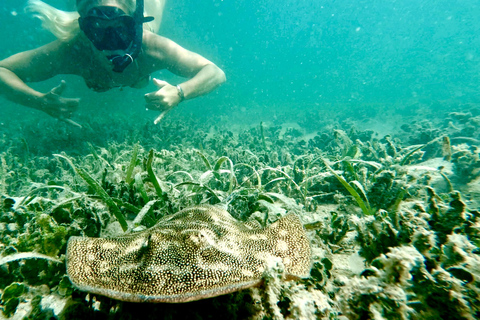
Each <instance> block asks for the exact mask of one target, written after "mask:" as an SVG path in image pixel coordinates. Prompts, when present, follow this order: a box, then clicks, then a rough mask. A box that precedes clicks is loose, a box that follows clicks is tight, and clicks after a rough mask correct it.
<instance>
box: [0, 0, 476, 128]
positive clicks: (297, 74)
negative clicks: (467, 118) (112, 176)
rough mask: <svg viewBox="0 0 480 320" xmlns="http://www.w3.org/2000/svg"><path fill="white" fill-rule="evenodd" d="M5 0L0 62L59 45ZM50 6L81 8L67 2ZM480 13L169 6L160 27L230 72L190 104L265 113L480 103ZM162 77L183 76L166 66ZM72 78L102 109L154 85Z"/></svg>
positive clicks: (345, 5) (465, 6) (470, 9)
mask: <svg viewBox="0 0 480 320" xmlns="http://www.w3.org/2000/svg"><path fill="white" fill-rule="evenodd" d="M70 2H72V1H70ZM2 3H3V5H2V8H1V10H0V19H1V21H2V24H3V28H2V30H1V31H0V37H1V39H2V42H1V47H2V50H1V53H0V57H7V56H8V55H10V54H13V53H15V52H18V51H22V50H26V49H31V48H35V47H37V46H39V45H41V44H44V43H46V42H48V41H49V40H52V36H51V35H49V34H47V32H46V31H43V30H41V28H39V22H38V21H36V20H35V19H32V18H30V17H28V16H26V14H24V13H23V4H24V1H14V0H5V1H3V2H2ZM48 3H50V4H52V5H55V6H57V7H59V8H65V9H69V8H72V6H71V4H70V5H69V3H68V1H60V0H57V1H49V2H48ZM479 15H480V5H479V4H478V3H477V2H476V1H473V0H465V1H453V2H452V1H444V0H440V1H435V2H432V1H391V0H387V1H380V0H378V1H377V0H374V1H313V0H312V1H310V0H306V1H301V2H298V1H290V0H284V1H275V0H262V1H253V0H251V1H250V0H244V1H228V0H224V1H202V2H201V3H199V2H198V1H194V0H186V1H167V5H166V8H165V14H164V21H163V23H162V27H161V31H160V33H161V34H162V35H165V36H166V37H169V38H171V39H173V40H174V41H176V42H178V43H179V44H181V45H183V46H185V47H186V48H189V49H191V50H193V51H195V52H198V53H200V54H202V55H204V56H205V57H207V58H209V59H211V60H212V61H214V62H215V63H217V64H218V65H219V66H220V67H221V68H223V69H224V71H225V73H226V75H227V79H228V81H227V83H226V84H225V85H224V86H223V87H221V88H220V89H219V90H217V91H216V92H214V93H212V94H210V95H208V96H206V97H203V98H201V99H197V100H195V101H191V102H189V103H188V104H185V106H184V111H187V112H195V111H196V110H199V109H201V110H202V112H201V114H202V115H204V114H205V112H204V111H205V110H206V111H207V113H206V114H207V115H209V114H210V113H212V114H217V113H219V112H220V113H224V114H226V115H230V116H232V115H233V116H235V115H238V116H240V115H241V114H242V113H243V112H245V113H251V114H252V115H256V116H258V117H260V118H264V117H266V116H268V114H269V112H270V111H271V110H272V109H275V110H279V109H280V110H281V111H283V109H286V110H294V111H298V110H300V111H302V110H303V109H312V108H313V109H319V110H322V107H326V105H327V104H328V103H343V104H350V105H352V106H354V105H358V104H369V103H374V104H390V105H396V104H402V105H415V104H416V103H418V102H422V103H424V104H426V105H430V104H432V103H434V102H438V101H445V100H448V101H453V100H454V101H456V102H477V101H478V99H479V95H478V90H477V88H478V83H479V81H478V80H479V78H478V74H479V70H480V66H479V63H480V59H479V48H480V37H479V36H478V35H479V34H480V26H479V24H478V16H479ZM156 76H158V77H160V78H163V79H166V80H171V81H172V82H175V81H178V80H177V78H175V77H173V76H172V75H170V74H168V72H160V73H159V74H157V75H156ZM66 79H67V80H68V83H69V88H70V90H69V91H68V92H67V93H66V95H68V96H80V97H82V98H84V100H85V103H83V104H82V108H81V110H87V111H88V110H89V109H90V108H91V107H92V106H93V108H94V109H96V108H97V106H96V103H95V102H92V100H94V101H97V104H101V105H102V108H103V107H104V108H105V109H111V110H112V111H113V109H114V110H118V109H125V110H129V112H138V113H142V112H143V108H142V107H141V105H142V102H143V100H142V97H141V95H142V94H143V93H144V92H145V90H141V91H140V92H139V91H135V90H126V92H125V93H123V94H122V95H121V98H119V99H118V100H117V99H112V96H108V94H107V98H104V97H105V95H98V94H95V93H93V92H90V91H88V90H87V89H86V88H85V86H84V84H83V83H82V81H81V80H79V79H76V78H73V77H66ZM57 82H58V79H57V80H53V82H49V84H50V86H51V85H53V84H56V83H57ZM39 87H40V88H42V85H39ZM45 87H49V86H47V85H45ZM151 88H152V87H151ZM117 96H118V95H117ZM131 102H134V104H135V105H138V107H137V108H132V107H131V106H132V104H131ZM103 104H105V106H103ZM7 105H8V104H7ZM112 105H115V107H112ZM11 109H16V107H11ZM132 109H133V110H132ZM392 109H393V107H392ZM4 110H5V107H4V108H2V110H0V112H2V114H3V112H5V111H4ZM10 111H12V110H10ZM19 114H25V112H24V111H20V110H19ZM255 120H257V119H256V118H255Z"/></svg>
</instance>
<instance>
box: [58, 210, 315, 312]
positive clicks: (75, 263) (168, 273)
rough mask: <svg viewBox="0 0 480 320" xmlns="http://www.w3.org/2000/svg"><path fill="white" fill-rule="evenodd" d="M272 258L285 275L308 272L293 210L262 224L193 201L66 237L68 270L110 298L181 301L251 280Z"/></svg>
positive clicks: (77, 282) (78, 282)
mask: <svg viewBox="0 0 480 320" xmlns="http://www.w3.org/2000/svg"><path fill="white" fill-rule="evenodd" d="M276 258H277V259H278V258H281V259H282V261H283V264H284V266H285V272H286V274H287V275H289V276H292V277H305V276H308V273H309V271H310V259H311V250H310V243H309V241H308V239H307V235H306V233H305V230H304V229H303V226H302V224H301V223H300V220H299V218H298V217H297V216H295V215H293V214H290V215H287V216H285V217H283V218H281V219H280V220H278V221H276V222H275V223H273V224H272V225H270V226H269V227H268V228H265V229H261V228H260V227H259V225H258V224H257V225H254V224H252V223H242V222H239V221H237V220H236V219H234V218H233V217H232V216H231V215H230V214H229V213H228V212H227V211H225V210H222V209H219V208H217V207H214V206H198V207H192V208H188V209H185V210H182V211H180V212H177V213H176V214H173V215H169V216H165V217H163V218H162V219H160V220H159V221H158V223H157V224H156V225H155V226H153V227H152V228H150V229H147V230H144V231H141V232H136V233H131V234H128V235H124V236H120V237H116V238H87V237H71V238H70V240H69V241H68V247H67V273H68V276H69V278H70V280H71V282H72V283H73V284H74V286H75V287H77V288H78V289H80V290H82V291H88V292H92V293H95V294H100V295H104V296H107V297H111V298H113V299H118V300H123V301H130V302H187V301H194V300H199V299H204V298H209V297H215V296H219V295H222V294H226V293H230V292H234V291H237V290H241V289H244V288H248V287H252V286H256V285H258V284H260V283H261V281H262V276H263V275H264V273H265V271H266V268H267V265H268V262H269V260H271V259H276Z"/></svg>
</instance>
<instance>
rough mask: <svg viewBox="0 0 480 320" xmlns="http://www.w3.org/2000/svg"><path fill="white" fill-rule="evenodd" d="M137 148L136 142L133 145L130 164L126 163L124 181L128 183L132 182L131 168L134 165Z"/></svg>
mask: <svg viewBox="0 0 480 320" xmlns="http://www.w3.org/2000/svg"><path fill="white" fill-rule="evenodd" d="M138 149H139V145H138V143H136V144H135V145H134V146H133V151H132V158H131V159H130V164H129V165H128V168H127V174H126V177H125V181H126V182H127V183H128V184H132V182H133V179H132V173H133V169H134V168H135V165H136V163H137V156H138Z"/></svg>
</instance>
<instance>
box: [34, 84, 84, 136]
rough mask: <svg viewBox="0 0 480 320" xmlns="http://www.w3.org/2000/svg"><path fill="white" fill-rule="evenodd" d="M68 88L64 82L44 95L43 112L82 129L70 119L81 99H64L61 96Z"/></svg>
mask: <svg viewBox="0 0 480 320" xmlns="http://www.w3.org/2000/svg"><path fill="white" fill-rule="evenodd" d="M66 86H67V85H66V83H65V81H63V80H62V81H61V82H60V85H58V86H56V87H55V88H53V89H52V90H50V91H49V92H47V93H45V94H44V95H43V101H42V108H41V110H42V111H43V112H45V113H47V114H48V115H50V116H52V117H54V118H57V119H59V120H61V121H64V122H68V123H70V124H72V125H74V126H78V127H81V126H80V125H79V124H78V123H76V122H74V121H73V120H71V119H70V118H71V117H72V114H73V112H75V111H76V110H77V108H78V105H79V103H80V99H78V98H64V97H62V96H61V94H62V93H63V91H65V88H66Z"/></svg>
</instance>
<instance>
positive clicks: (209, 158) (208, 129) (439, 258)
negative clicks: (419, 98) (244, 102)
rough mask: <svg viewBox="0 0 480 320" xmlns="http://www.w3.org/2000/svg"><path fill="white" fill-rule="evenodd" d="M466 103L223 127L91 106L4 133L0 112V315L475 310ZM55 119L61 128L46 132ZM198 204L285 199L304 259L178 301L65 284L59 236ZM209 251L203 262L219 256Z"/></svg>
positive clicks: (272, 203) (276, 213) (474, 165)
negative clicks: (365, 116)
mask: <svg viewBox="0 0 480 320" xmlns="http://www.w3.org/2000/svg"><path fill="white" fill-rule="evenodd" d="M477 117H478V115H476V111H475V110H474V109H472V110H471V111H468V112H462V113H459V112H450V113H449V114H447V115H446V116H444V115H439V116H438V119H432V121H430V122H425V121H421V120H419V121H408V122H407V124H405V125H403V126H402V127H401V130H400V131H399V132H392V133H391V134H390V135H385V136H383V137H379V136H378V135H377V134H376V133H375V131H374V130H360V129H357V127H356V126H355V125H354V124H355V122H354V121H353V122H351V121H344V122H341V123H337V124H336V125H328V126H324V127H322V126H317V127H316V128H317V129H316V130H318V131H315V133H314V134H310V135H308V138H307V136H306V134H307V132H305V131H304V129H302V127H291V126H288V125H283V124H279V123H259V124H257V125H254V126H250V127H245V128H243V129H239V130H238V131H235V132H234V131H232V130H229V128H228V127H227V126H222V125H218V124H209V123H206V122H202V123H198V122H196V121H195V120H194V119H188V118H182V119H181V120H179V119H171V120H169V119H165V122H163V123H162V125H161V126H157V127H155V126H153V125H151V124H145V125H138V126H136V127H135V126H130V127H128V128H127V126H125V125H124V126H122V125H121V124H120V123H121V122H122V119H116V120H112V121H110V120H109V119H103V120H101V119H98V118H95V119H92V120H90V121H87V120H86V121H85V125H84V126H85V128H87V129H86V131H84V132H81V133H78V132H76V130H77V129H76V128H68V127H62V126H64V125H63V124H59V125H58V126H57V127H49V126H46V127H45V132H46V133H45V132H44V133H43V134H42V135H38V134H37V133H38V132H37V131H36V130H38V128H39V127H36V126H35V125H32V126H30V129H26V130H25V131H23V133H22V134H20V133H17V134H15V135H7V134H6V133H8V130H13V129H11V128H4V129H3V132H2V135H1V136H0V150H2V152H1V153H0V210H1V214H0V237H1V239H2V241H1V242H0V293H1V297H0V306H1V308H2V310H1V312H2V316H3V317H5V318H12V319H23V318H25V319H50V318H58V319H87V318H92V317H97V318H108V319H140V318H141V319H150V318H152V319H159V318H165V319H172V318H177V317H178V318H187V317H188V318H196V319H213V318H231V319H342V317H343V319H345V317H346V318H348V319H476V318H479V317H480V310H479V306H480V301H479V298H480V291H479V290H480V289H479V288H480V280H479V277H480V257H479V254H480V249H479V245H480V212H479V211H478V200H477V199H478V198H477V196H478V195H479V191H478V190H480V189H479V188H478V185H479V180H478V178H479V176H480V157H479V150H478V147H477V146H478V145H480V137H479V136H478V135H479V131H478V123H480V121H478V119H477ZM120 118H121V116H120ZM435 121H437V122H435ZM299 123H301V122H300V121H299ZM432 123H433V124H432ZM352 124H353V125H352ZM311 126H313V125H312V124H311ZM123 127H125V131H122V130H123ZM25 128H28V126H26V127H25ZM119 128H122V129H121V130H120V129H119ZM59 130H63V131H64V134H63V138H62V139H63V140H62V139H60V138H58V140H57V141H53V142H52V141H48V142H47V140H48V139H50V138H49V137H50V135H51V136H57V135H56V134H55V132H57V131H59ZM99 130H101V132H106V134H105V135H104V136H103V138H104V139H103V140H100V139H99V138H98V135H96V134H95V132H99ZM17 132H18V131H17ZM52 139H53V138H52ZM55 139H57V138H55ZM72 143H76V146H75V148H74V147H72ZM212 205H213V206H221V207H222V208H224V209H226V211H228V213H229V214H231V216H232V217H231V218H232V219H234V220H235V221H237V222H238V223H239V224H241V225H246V226H252V225H254V226H256V228H261V229H265V230H268V228H269V227H271V226H272V225H273V224H274V223H275V222H276V221H278V220H279V219H281V218H282V217H288V216H289V214H294V215H295V216H296V217H297V218H298V219H299V221H300V222H301V224H302V225H303V228H304V229H305V230H306V232H307V236H308V241H309V242H310V246H311V255H312V259H311V264H310V267H311V268H310V272H309V274H306V275H305V277H303V278H298V277H295V278H294V279H291V277H289V276H288V275H289V271H288V266H286V265H284V264H283V263H282V262H281V261H278V260H275V259H270V260H271V261H270V260H269V261H270V262H269V264H268V268H266V269H265V270H264V272H263V275H262V281H261V282H260V283H259V284H258V285H257V286H255V287H251V288H247V289H245V290H241V291H235V292H232V291H229V292H230V293H228V294H225V295H219V296H215V297H213V298H208V299H201V300H198V301H193V302H188V307H187V308H186V307H185V305H182V304H165V303H162V304H138V303H131V302H122V301H118V300H115V299H111V298H108V297H105V296H102V295H98V294H93V293H91V292H88V290H86V291H80V290H78V289H77V288H75V287H74V286H73V285H72V283H71V281H70V279H69V277H68V275H67V273H66V254H67V243H68V240H69V239H70V238H71V237H92V238H105V237H123V236H125V235H128V234H130V233H132V232H143V234H148V232H149V231H147V230H150V229H149V228H152V227H153V226H155V224H156V223H157V222H158V221H168V219H169V217H175V214H177V213H178V212H180V211H181V210H184V209H187V208H191V207H195V206H212ZM72 239H78V238H72ZM149 239H150V238H149ZM169 259H175V257H172V258H169ZM209 259H211V260H209V261H211V263H212V265H214V264H215V263H218V262H219V261H218V260H215V259H220V257H215V256H213V257H210V258H209ZM166 262H167V263H169V262H172V263H173V262H174V261H166ZM142 285H144V286H146V287H148V279H143V280H142ZM113 289H116V288H113ZM97 292H98V291H97ZM210 296H214V295H210ZM140 314H141V316H140ZM145 315H146V316H145Z"/></svg>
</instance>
